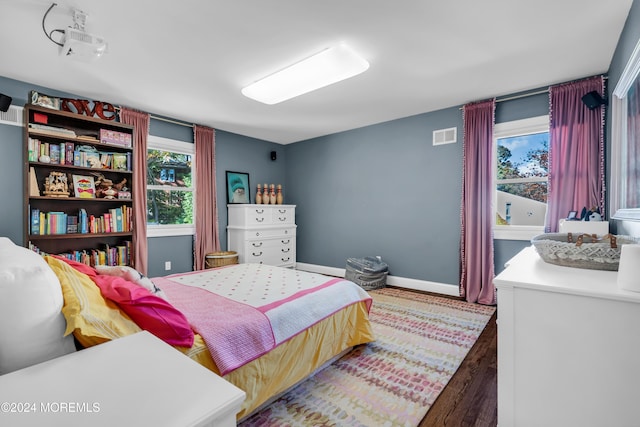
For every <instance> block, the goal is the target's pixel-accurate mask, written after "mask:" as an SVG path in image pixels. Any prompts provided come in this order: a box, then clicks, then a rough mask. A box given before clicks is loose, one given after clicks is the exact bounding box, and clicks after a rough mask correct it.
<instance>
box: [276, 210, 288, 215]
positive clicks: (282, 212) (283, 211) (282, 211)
mask: <svg viewBox="0 0 640 427" xmlns="http://www.w3.org/2000/svg"><path fill="white" fill-rule="evenodd" d="M278 212H280V213H281V214H285V213H287V211H286V210H282V209H278Z"/></svg>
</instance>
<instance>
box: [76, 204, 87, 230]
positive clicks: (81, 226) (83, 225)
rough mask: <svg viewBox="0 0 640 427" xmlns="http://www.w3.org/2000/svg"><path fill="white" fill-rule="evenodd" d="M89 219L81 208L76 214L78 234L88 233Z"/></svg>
mask: <svg viewBox="0 0 640 427" xmlns="http://www.w3.org/2000/svg"><path fill="white" fill-rule="evenodd" d="M88 221H89V218H88V216H87V211H86V210H85V209H84V208H82V209H80V211H79V212H78V233H81V234H86V233H88V232H89V222H88Z"/></svg>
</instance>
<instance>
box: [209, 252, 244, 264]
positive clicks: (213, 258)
mask: <svg viewBox="0 0 640 427" xmlns="http://www.w3.org/2000/svg"><path fill="white" fill-rule="evenodd" d="M237 263H238V253H237V252H236V251H219V252H210V253H208V254H206V255H205V256H204V266H205V268H216V267H223V266H225V265H232V264H237Z"/></svg>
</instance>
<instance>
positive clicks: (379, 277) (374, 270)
mask: <svg viewBox="0 0 640 427" xmlns="http://www.w3.org/2000/svg"><path fill="white" fill-rule="evenodd" d="M388 274H389V266H388V265H387V264H386V263H385V262H383V261H382V260H381V259H380V258H378V257H364V258H348V259H347V268H346V271H345V276H344V278H345V279H347V280H350V281H352V282H354V283H356V284H357V285H359V286H360V287H361V288H363V289H364V290H367V291H371V290H374V289H380V288H384V287H385V286H386V284H387V275H388Z"/></svg>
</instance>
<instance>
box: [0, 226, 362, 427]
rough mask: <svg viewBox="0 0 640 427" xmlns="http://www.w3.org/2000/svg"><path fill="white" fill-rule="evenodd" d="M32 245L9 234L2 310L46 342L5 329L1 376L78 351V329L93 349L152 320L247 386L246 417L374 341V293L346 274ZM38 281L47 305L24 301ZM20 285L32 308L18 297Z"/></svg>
mask: <svg viewBox="0 0 640 427" xmlns="http://www.w3.org/2000/svg"><path fill="white" fill-rule="evenodd" d="M25 251H26V252H30V251H28V250H27V249H24V248H21V247H18V246H15V245H13V244H12V243H11V242H10V241H9V240H8V239H6V238H0V300H2V301H1V302H0V312H1V311H2V309H3V307H2V306H1V305H6V306H13V307H14V309H13V310H12V311H11V313H12V314H11V315H12V316H13V317H12V320H13V321H14V322H13V323H15V321H16V320H17V321H18V322H19V323H20V324H26V327H28V328H31V329H36V330H37V331H38V334H39V335H40V336H38V337H37V340H30V342H31V344H35V346H36V347H42V349H39V348H31V346H26V347H28V348H25V346H24V333H23V332H21V333H16V330H15V328H11V329H12V330H11V331H9V330H8V329H9V328H5V329H4V330H2V329H0V374H2V373H6V372H10V371H11V370H15V369H19V368H21V367H24V366H29V365H30V364H34V363H38V362H40V361H44V360H47V359H48V358H52V357H57V356H60V355H64V354H66V353H69V352H71V351H74V350H75V346H73V345H72V344H73V340H72V337H73V338H75V342H76V343H77V346H80V347H91V346H94V345H99V344H101V343H104V342H106V341H110V340H113V339H117V338H120V337H123V336H127V335H131V334H134V333H137V332H139V331H140V330H142V329H145V330H148V331H149V332H151V333H153V334H154V335H156V336H157V337H159V338H161V339H163V340H164V341H165V342H167V343H169V344H171V345H173V346H174V347H175V348H176V349H178V350H179V351H181V352H183V353H184V354H185V355H186V356H188V357H190V358H191V359H193V360H195V361H196V362H198V363H200V364H202V365H203V366H205V367H207V368H208V369H210V370H211V371H213V372H215V373H217V374H219V375H221V376H222V377H223V378H225V379H226V380H227V381H229V382H231V383H232V384H234V385H236V386H238V387H239V388H241V389H243V390H244V391H245V392H246V394H247V398H246V400H245V402H244V404H243V406H242V409H241V411H240V412H239V413H238V419H243V418H245V417H247V416H248V415H250V414H251V413H252V412H254V411H255V410H256V409H258V408H260V407H261V406H263V405H265V404H267V403H268V402H270V401H271V400H272V399H273V398H275V397H276V396H278V395H280V394H282V393H283V392H285V391H286V390H287V389H289V388H291V387H292V386H294V385H295V384H297V383H298V382H300V381H302V380H303V379H304V378H306V377H308V376H309V375H310V374H312V373H313V372H315V371H316V370H317V369H319V368H321V367H322V366H323V365H325V364H326V363H327V362H329V361H331V360H332V359H334V358H335V357H336V356H337V355H339V354H341V353H343V352H344V351H346V350H348V349H349V348H351V347H353V346H356V345H359V344H364V343H367V342H370V341H373V339H374V336H373V333H372V329H371V325H370V323H369V318H368V314H369V309H370V306H371V301H372V300H371V298H370V297H369V295H368V294H367V293H366V291H364V290H363V289H362V288H360V287H359V286H357V285H355V284H354V283H352V282H349V281H346V280H344V279H341V278H332V277H327V276H323V275H319V274H313V273H307V272H302V271H297V270H292V269H285V268H280V267H273V266H266V265H259V264H236V265H232V266H225V267H221V268H217V269H208V270H203V271H197V272H191V273H185V274H177V275H170V276H165V277H158V278H153V279H149V278H146V277H144V276H142V275H141V274H139V273H138V272H137V271H135V270H134V269H132V268H129V267H102V268H97V269H93V268H90V267H88V266H84V265H81V264H77V263H74V262H73V261H68V260H64V259H62V258H58V257H52V256H48V257H40V256H39V255H36V254H35V253H26V252H25ZM18 254H19V255H18ZM10 270H11V271H10ZM16 271H17V273H16ZM36 276H37V277H36ZM11 277H13V280H9V278H11ZM34 277H35V279H34ZM16 282H17V283H18V284H16ZM34 283H36V284H39V286H40V287H41V288H42V290H37V291H34V292H31V291H29V292H31V294H29V296H28V297H29V301H33V300H35V297H34V296H33V294H35V293H40V294H42V293H44V292H45V290H46V296H45V297H43V298H41V299H42V301H43V303H42V304H38V307H37V310H36V309H34V307H30V306H29V305H31V304H30V303H25V302H24V301H25V296H24V290H25V289H31V288H33V284H34ZM25 286H27V288H25ZM21 287H22V290H21V289H20V288H21ZM19 292H20V293H22V295H20V296H19V297H17V299H18V300H20V301H22V306H20V304H18V305H16V304H15V303H12V302H11V301H12V298H11V297H12V293H19ZM13 296H14V297H15V295H13ZM7 297H9V298H7ZM15 299H16V298H13V300H15ZM45 301H46V304H48V305H49V306H48V307H47V308H46V309H43V307H42V305H43V304H45ZM19 306H20V307H19ZM25 306H29V307H25ZM36 312H37V313H39V314H37V315H36V314H35V313H36ZM30 313H31V314H30ZM43 313H45V314H46V316H45V315H44V314H43ZM34 317H39V318H40V319H39V320H37V321H31V320H30V319H33V318H34ZM45 317H46V318H45ZM25 319H26V321H25ZM3 323H5V324H6V322H3ZM43 324H46V325H47V328H43ZM44 329H47V330H46V331H45V330H44ZM36 341H37V342H36ZM39 343H43V344H46V345H42V346H40V345H39ZM70 343H71V344H70ZM9 349H10V350H9ZM15 349H18V350H19V351H18V353H20V352H22V353H24V354H21V355H16V354H14V353H16V351H14V350H15ZM40 353H42V354H40Z"/></svg>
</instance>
